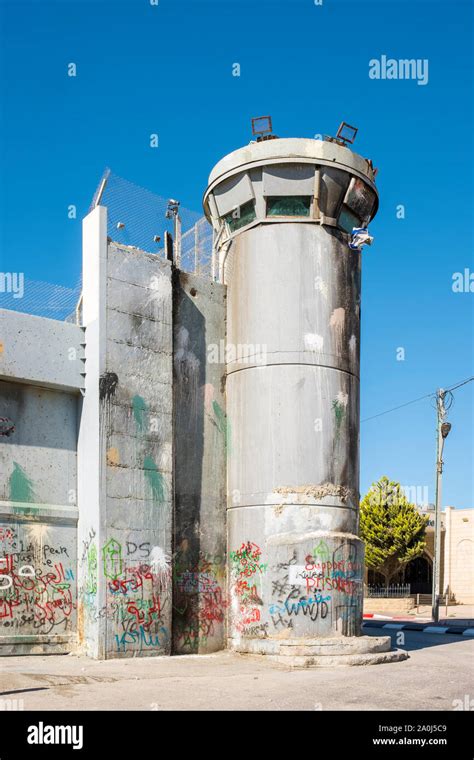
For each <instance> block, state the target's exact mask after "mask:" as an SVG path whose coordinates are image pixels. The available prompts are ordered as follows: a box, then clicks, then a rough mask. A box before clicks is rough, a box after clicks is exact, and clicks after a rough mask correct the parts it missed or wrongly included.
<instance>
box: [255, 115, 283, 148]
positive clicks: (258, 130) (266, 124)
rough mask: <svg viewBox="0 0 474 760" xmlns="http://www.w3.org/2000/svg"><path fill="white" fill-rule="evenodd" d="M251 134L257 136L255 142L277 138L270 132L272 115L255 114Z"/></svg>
mask: <svg viewBox="0 0 474 760" xmlns="http://www.w3.org/2000/svg"><path fill="white" fill-rule="evenodd" d="M252 134H253V135H254V136H257V142H262V141H263V140H277V139H278V138H277V136H276V135H273V134H272V117H271V116H256V117H255V118H253V119H252Z"/></svg>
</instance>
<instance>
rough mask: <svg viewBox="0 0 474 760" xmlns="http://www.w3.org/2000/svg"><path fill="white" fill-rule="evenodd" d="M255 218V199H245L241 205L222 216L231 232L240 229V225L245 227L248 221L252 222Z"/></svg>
mask: <svg viewBox="0 0 474 760" xmlns="http://www.w3.org/2000/svg"><path fill="white" fill-rule="evenodd" d="M255 218H256V214H255V201H247V203H244V204H242V206H239V207H238V208H236V209H234V211H231V212H230V214H226V215H225V216H224V219H225V221H226V222H227V224H228V225H229V228H230V231H231V232H235V231H236V230H240V228H241V227H245V226H246V225H247V224H250V222H253V220H254V219H255Z"/></svg>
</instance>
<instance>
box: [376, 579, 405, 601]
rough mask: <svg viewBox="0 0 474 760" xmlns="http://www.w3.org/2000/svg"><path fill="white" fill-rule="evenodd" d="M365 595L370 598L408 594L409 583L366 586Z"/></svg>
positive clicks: (387, 597) (386, 597)
mask: <svg viewBox="0 0 474 760" xmlns="http://www.w3.org/2000/svg"><path fill="white" fill-rule="evenodd" d="M365 596H366V597H368V598H370V599H393V598H395V597H407V596H410V584H409V583H406V584H397V585H392V586H366V587H365Z"/></svg>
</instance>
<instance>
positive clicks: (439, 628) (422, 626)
mask: <svg viewBox="0 0 474 760" xmlns="http://www.w3.org/2000/svg"><path fill="white" fill-rule="evenodd" d="M362 625H363V627H366V628H387V629H391V630H397V631H402V630H404V631H423V633H438V634H445V633H455V634H458V635H461V636H468V637H473V638H474V628H472V627H471V628H468V627H467V626H465V625H433V624H429V625H427V624H426V623H386V622H384V621H383V620H364V622H363V623H362Z"/></svg>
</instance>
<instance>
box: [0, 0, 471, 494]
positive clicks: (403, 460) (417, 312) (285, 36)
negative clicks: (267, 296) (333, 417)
mask: <svg viewBox="0 0 474 760" xmlns="http://www.w3.org/2000/svg"><path fill="white" fill-rule="evenodd" d="M0 15H1V19H0V21H1V30H0V38H1V39H0V41H1V45H0V47H1V52H0V60H1V70H0V74H1V97H0V101H1V127H0V142H1V154H0V170H1V175H2V186H1V189H0V193H1V194H0V210H1V217H2V226H1V230H0V234H1V256H2V258H1V267H2V271H12V270H13V271H23V272H24V273H25V276H26V277H29V278H33V279H39V280H47V281H51V282H55V283H60V284H63V285H68V286H72V285H74V284H75V283H76V282H77V279H78V276H79V274H80V247H81V231H80V226H81V222H80V219H81V217H82V216H83V215H84V214H85V212H86V211H87V208H88V206H89V203H90V201H91V197H92V195H93V192H94V189H95V186H96V184H97V182H98V179H99V177H100V175H101V173H102V171H103V169H104V167H105V166H110V167H111V168H112V169H113V170H114V171H115V172H116V173H117V174H119V175H121V176H123V177H126V178H127V179H129V180H132V181H133V182H136V183H137V184H139V185H143V186H145V187H147V188H149V189H150V190H152V191H154V192H156V193H158V194H160V195H163V196H167V197H178V198H179V199H180V200H181V202H182V204H183V205H184V206H187V207H188V208H190V209H194V210H197V211H200V208H201V206H200V204H201V197H202V192H203V190H204V188H205V186H206V180H207V176H208V173H209V171H210V169H211V167H212V166H213V164H214V163H215V162H216V161H217V160H218V159H219V158H221V157H222V156H223V155H224V154H226V153H228V152H229V151H231V150H234V149H236V148H238V147H240V146H241V145H242V144H245V143H246V142H248V140H249V139H250V137H251V135H250V118H251V117H252V116H259V115H262V114H271V115H272V117H273V123H274V131H275V132H276V133H277V134H278V135H280V136H282V137H291V136H294V137H312V136H313V135H314V134H317V133H325V134H334V133H335V131H336V129H337V127H338V125H339V123H340V121H341V120H343V119H344V120H345V121H347V122H349V123H350V124H354V125H356V126H358V127H359V135H358V137H357V141H356V144H355V146H354V148H355V149H356V150H357V151H358V152H360V153H361V154H362V155H364V156H368V157H371V158H372V159H373V161H374V164H375V165H376V166H378V167H379V174H378V178H377V179H378V186H379V190H380V196H381V206H380V211H379V214H378V216H377V218H376V220H375V221H374V223H373V224H372V227H371V232H372V234H374V235H375V244H374V246H373V247H372V248H371V249H367V248H366V249H365V250H364V253H363V299H362V303H363V308H362V317H363V335H362V384H361V390H362V419H364V418H366V417H369V416H371V415H373V414H377V413H378V412H381V411H384V410H385V409H388V408H391V407H394V406H397V405H398V404H403V403H404V402H406V401H410V400H411V399H414V398H417V397H418V396H421V395H423V394H425V393H428V392H430V391H432V390H433V391H434V390H435V389H436V387H438V386H440V385H441V386H445V387H446V386H447V385H449V384H453V383H455V382H456V381H459V380H462V379H464V378H466V377H468V376H469V375H472V374H474V372H473V361H472V360H473V303H474V293H453V292H452V289H451V284H452V275H453V273H454V272H458V271H463V270H464V269H465V268H466V267H468V268H470V270H471V271H474V263H473V259H472V243H473V235H472V205H473V197H472V195H473V193H472V187H473V184H472V171H471V170H470V168H469V164H471V165H472V131H473V120H472V102H473V88H472V63H473V60H472V59H473V56H472V38H471V34H472V32H471V28H472V18H471V16H472V5H471V3H470V2H462V1H461V0H458V1H456V0H450V2H445V1H444V0H439V2H437V1H436V0H431V1H429V0H419V1H418V2H413V0H401V1H400V0H398V1H397V2H391V1H390V0H389V1H385V0H383V2H381V1H380V0H378V1H375V0H374V2H359V0H352V1H351V2H341V0H324V2H323V5H322V6H315V4H314V0H291V1H290V0H284V1H283V0H252V1H251V0H235V1H234V0H213V1H211V0H208V1H207V2H205V1H200V0H192V1H189V0H188V1H187V2H186V1H184V0H159V5H158V7H155V6H151V5H150V3H149V0H133V2H126V1H125V0H123V1H121V0H82V1H81V2H74V1H73V0H71V1H69V2H67V1H66V0H63V1H62V2H61V1H58V2H54V3H51V2H47V0H37V1H36V2H25V1H22V2H19V1H18V0H14V1H13V2H6V0H0ZM383 54H385V55H387V56H388V57H392V58H395V59H402V58H417V59H418V58H419V59H428V60H429V81H428V84H427V85H426V86H420V85H418V84H417V83H416V81H396V80H395V81H394V80H390V81H389V80H371V79H369V76H368V71H369V60H370V59H373V58H379V59H380V56H381V55H383ZM70 62H74V63H76V65H77V77H76V78H71V77H68V76H67V65H68V63H70ZM233 63H240V65H241V76H240V77H239V78H237V77H233V76H232V64H233ZM154 132H156V133H158V135H159V143H160V147H159V148H158V149H156V150H154V149H151V148H150V147H149V135H150V134H151V133H154ZM70 204H75V205H77V209H78V219H77V220H76V221H74V220H69V219H68V218H67V207H68V206H69V205H70ZM397 204H403V205H404V206H405V209H406V218H405V219H404V220H398V219H397V218H396V206H397ZM398 347H403V348H404V349H405V361H397V360H396V350H397V348H398ZM473 391H474V383H471V384H470V385H467V386H465V387H464V388H461V389H459V391H457V392H456V403H455V406H454V408H453V409H452V412H451V416H450V420H451V422H452V423H453V430H452V433H451V435H450V437H449V439H448V442H447V447H446V453H445V463H446V467H445V482H444V498H443V503H444V504H451V505H454V506H456V507H471V506H474V504H473V475H472V470H473V443H472V441H473V430H474V419H473V413H472V408H473ZM361 444H362V456H361V475H362V478H361V491H362V492H364V491H365V490H366V489H367V488H368V486H369V485H370V483H371V482H372V480H374V479H376V478H378V477H380V476H381V475H382V474H387V475H388V476H389V477H391V478H393V479H396V480H399V481H400V482H401V483H402V484H403V485H411V486H419V487H420V488H423V487H424V486H428V488H429V500H430V501H433V500H434V492H433V482H434V456H435V413H434V410H433V409H432V407H431V406H430V403H429V400H425V401H421V402H419V403H417V404H413V405H411V406H408V407H407V408H405V409H402V410H400V411H396V412H393V413H392V414H388V415H385V416H383V417H379V418H377V419H374V420H370V421H367V422H363V423H362V425H361Z"/></svg>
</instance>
